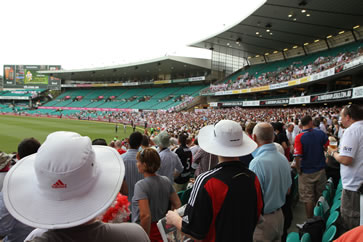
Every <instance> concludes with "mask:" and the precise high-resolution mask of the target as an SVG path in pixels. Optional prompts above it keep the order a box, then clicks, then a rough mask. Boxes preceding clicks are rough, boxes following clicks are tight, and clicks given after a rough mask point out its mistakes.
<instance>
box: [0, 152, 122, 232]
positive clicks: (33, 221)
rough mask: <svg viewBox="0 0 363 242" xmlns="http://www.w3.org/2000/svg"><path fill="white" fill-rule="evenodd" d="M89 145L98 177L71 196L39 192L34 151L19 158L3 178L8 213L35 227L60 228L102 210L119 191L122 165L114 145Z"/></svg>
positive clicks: (79, 223) (95, 214)
mask: <svg viewBox="0 0 363 242" xmlns="http://www.w3.org/2000/svg"><path fill="white" fill-rule="evenodd" d="M92 147H93V150H94V152H95V155H96V164H97V169H98V177H97V178H96V179H97V180H96V181H95V183H94V185H93V187H92V188H91V189H90V190H89V191H88V192H87V193H86V194H84V195H83V196H81V197H75V198H73V199H70V200H64V201H56V200H49V199H46V198H45V197H44V196H43V195H42V194H41V193H40V192H39V190H38V188H37V187H36V183H37V179H36V176H35V170H34V161H35V158H36V154H33V155H30V156H27V157H25V158H24V159H22V160H20V161H19V162H18V163H17V164H16V165H15V166H14V167H12V168H11V169H10V171H9V172H8V174H7V176H6V178H5V181H4V187H3V195H4V202H5V206H6V208H7V209H8V210H9V212H10V214H11V215H13V216H14V217H15V218H16V219H17V220H19V221H20V222H22V223H24V224H26V225H29V226H31V227H34V228H44V229H61V228H70V227H75V226H78V225H81V224H84V223H86V222H89V221H90V220H92V219H94V218H95V217H97V216H98V215H99V214H100V213H102V212H104V211H105V210H106V209H107V208H108V207H109V206H110V205H111V204H112V202H113V201H114V199H115V198H116V196H117V194H118V193H119V192H120V188H121V185H122V181H123V179H124V175H125V166H124V163H123V161H122V158H121V156H120V155H119V153H118V152H117V151H116V150H115V149H113V148H110V147H107V146H97V145H95V146H92Z"/></svg>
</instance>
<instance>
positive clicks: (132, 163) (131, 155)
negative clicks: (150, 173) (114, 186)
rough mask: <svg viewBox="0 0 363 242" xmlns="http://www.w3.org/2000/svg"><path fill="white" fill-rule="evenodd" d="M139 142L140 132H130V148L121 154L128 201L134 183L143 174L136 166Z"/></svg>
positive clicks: (130, 198) (141, 177) (131, 194)
mask: <svg viewBox="0 0 363 242" xmlns="http://www.w3.org/2000/svg"><path fill="white" fill-rule="evenodd" d="M141 142H142V134H141V133H140V132H134V133H132V134H131V135H130V138H129V145H130V149H128V150H127V152H126V153H125V154H123V155H121V158H122V159H123V161H124V164H125V180H126V183H127V189H128V195H127V197H128V200H129V201H130V202H131V201H132V197H133V196H134V188H135V184H136V183H137V182H138V181H140V180H141V179H143V178H144V176H143V175H142V174H141V173H139V171H138V169H137V166H136V162H137V161H136V155H137V152H138V151H139V148H140V145H141ZM131 212H132V211H131Z"/></svg>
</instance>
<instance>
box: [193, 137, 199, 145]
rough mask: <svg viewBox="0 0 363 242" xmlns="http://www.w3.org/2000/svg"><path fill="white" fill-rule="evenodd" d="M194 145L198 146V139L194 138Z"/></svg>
mask: <svg viewBox="0 0 363 242" xmlns="http://www.w3.org/2000/svg"><path fill="white" fill-rule="evenodd" d="M194 145H199V143H198V137H196V138H195V140H194Z"/></svg>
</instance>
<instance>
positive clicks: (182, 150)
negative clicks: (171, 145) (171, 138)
mask: <svg viewBox="0 0 363 242" xmlns="http://www.w3.org/2000/svg"><path fill="white" fill-rule="evenodd" d="M187 139H188V136H187V134H184V133H182V134H180V135H179V137H178V143H179V147H178V148H177V149H176V150H175V153H176V154H177V155H178V157H179V159H180V161H181V163H182V165H183V167H184V169H183V171H182V172H181V173H180V174H179V176H178V177H176V178H175V179H174V182H175V183H176V184H175V190H176V191H177V192H179V191H183V190H185V189H186V187H187V185H188V182H189V178H191V177H192V172H193V168H192V160H193V155H192V151H191V150H190V149H189V148H188V147H187Z"/></svg>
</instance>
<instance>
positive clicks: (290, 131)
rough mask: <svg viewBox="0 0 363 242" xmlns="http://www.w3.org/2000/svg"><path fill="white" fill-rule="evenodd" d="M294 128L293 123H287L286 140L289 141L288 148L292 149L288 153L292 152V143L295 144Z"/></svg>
mask: <svg viewBox="0 0 363 242" xmlns="http://www.w3.org/2000/svg"><path fill="white" fill-rule="evenodd" d="M294 128H295V125H294V123H289V124H288V125H287V129H286V136H287V139H288V140H289V143H290V147H291V148H292V149H291V150H290V152H292V150H293V147H294V143H295V137H296V136H295V134H294Z"/></svg>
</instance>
